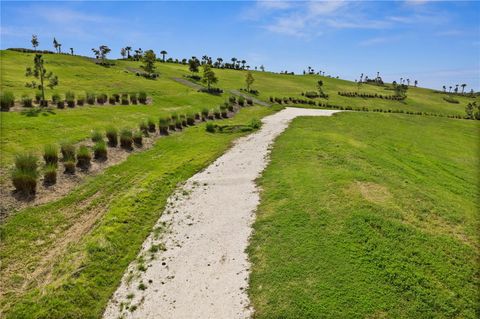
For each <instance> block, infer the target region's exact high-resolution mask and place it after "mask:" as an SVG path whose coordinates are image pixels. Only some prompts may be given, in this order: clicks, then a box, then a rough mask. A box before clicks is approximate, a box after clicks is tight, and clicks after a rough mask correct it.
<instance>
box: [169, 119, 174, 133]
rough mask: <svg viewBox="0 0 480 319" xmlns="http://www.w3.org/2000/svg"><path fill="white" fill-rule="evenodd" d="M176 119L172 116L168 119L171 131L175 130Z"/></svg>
mask: <svg viewBox="0 0 480 319" xmlns="http://www.w3.org/2000/svg"><path fill="white" fill-rule="evenodd" d="M175 127H176V125H175V120H174V119H173V118H170V119H169V121H168V129H169V130H170V131H175Z"/></svg>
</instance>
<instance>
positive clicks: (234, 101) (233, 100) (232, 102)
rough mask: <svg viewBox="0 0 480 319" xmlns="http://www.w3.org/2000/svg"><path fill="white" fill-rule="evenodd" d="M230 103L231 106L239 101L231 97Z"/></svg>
mask: <svg viewBox="0 0 480 319" xmlns="http://www.w3.org/2000/svg"><path fill="white" fill-rule="evenodd" d="M228 101H229V102H230V104H235V103H236V102H237V100H236V99H235V97H234V96H230V97H229V98H228Z"/></svg>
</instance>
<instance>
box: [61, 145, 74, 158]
mask: <svg viewBox="0 0 480 319" xmlns="http://www.w3.org/2000/svg"><path fill="white" fill-rule="evenodd" d="M60 152H61V153H62V159H63V161H64V162H66V161H69V160H72V161H74V160H75V146H74V145H73V144H72V143H71V142H62V143H61V144H60Z"/></svg>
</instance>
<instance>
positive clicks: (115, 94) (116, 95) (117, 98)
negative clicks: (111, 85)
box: [112, 93, 120, 103]
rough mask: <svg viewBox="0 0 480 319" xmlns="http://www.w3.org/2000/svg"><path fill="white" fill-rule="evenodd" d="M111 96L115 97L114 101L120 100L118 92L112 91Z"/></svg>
mask: <svg viewBox="0 0 480 319" xmlns="http://www.w3.org/2000/svg"><path fill="white" fill-rule="evenodd" d="M112 96H113V97H114V98H115V102H117V103H118V102H120V94H118V93H113V94H112Z"/></svg>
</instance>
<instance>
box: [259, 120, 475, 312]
mask: <svg viewBox="0 0 480 319" xmlns="http://www.w3.org/2000/svg"><path fill="white" fill-rule="evenodd" d="M479 133H480V126H479V124H478V123H477V122H473V121H465V120H448V119H440V118H430V117H414V116H402V115H387V114H371V113H370V114H368V113H367V114H366V113H363V114H358V113H357V114H355V113H342V114H338V115H336V116H333V117H331V118H301V119H296V120H294V121H293V123H292V124H291V126H290V128H289V129H288V130H287V131H286V132H285V133H284V134H283V135H281V136H280V137H279V138H278V140H277V141H276V143H275V146H274V148H273V151H272V154H271V163H270V164H269V166H268V168H267V169H266V171H265V173H264V175H263V176H262V178H261V179H260V180H259V183H260V186H261V188H262V193H261V204H260V207H259V209H258V212H257V219H256V222H255V223H254V235H253V237H252V240H251V244H250V247H249V254H250V258H251V262H252V264H253V265H252V274H251V278H250V284H251V286H250V291H249V293H250V297H251V300H252V303H253V306H254V308H255V310H256V316H255V318H478V317H480V310H479V309H480V306H479V305H480V301H479V293H478V291H479V267H478V260H479V256H480V254H479V238H478V229H479V215H478V212H479V211H480V207H479V202H478V198H479V195H480V194H479V178H480V171H479V166H478V154H479V152H480V145H479V143H478V141H479V139H478V138H479Z"/></svg>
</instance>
